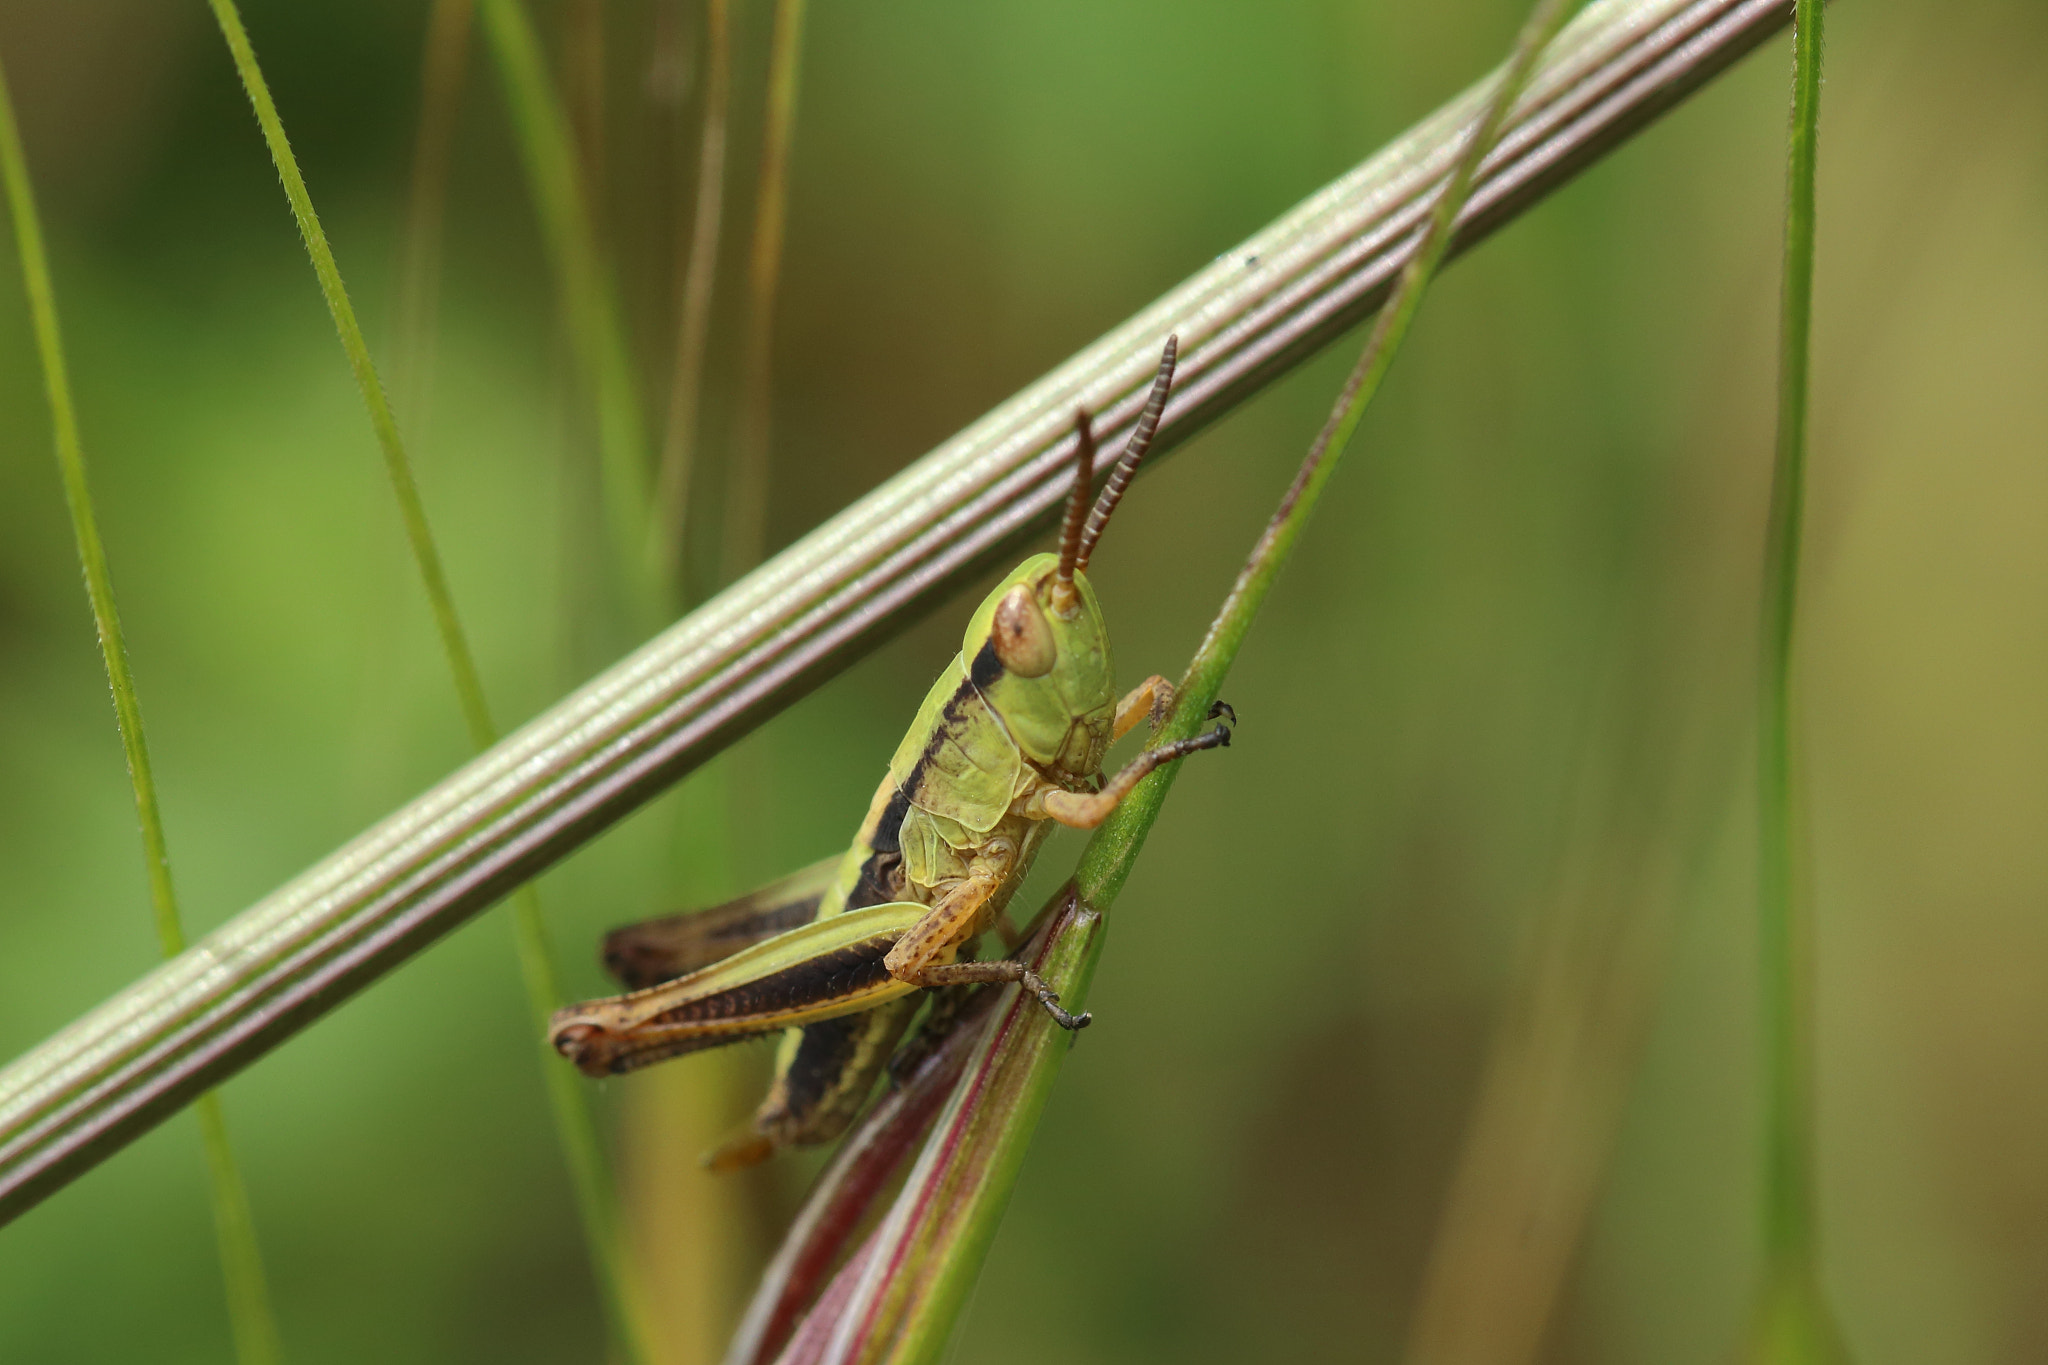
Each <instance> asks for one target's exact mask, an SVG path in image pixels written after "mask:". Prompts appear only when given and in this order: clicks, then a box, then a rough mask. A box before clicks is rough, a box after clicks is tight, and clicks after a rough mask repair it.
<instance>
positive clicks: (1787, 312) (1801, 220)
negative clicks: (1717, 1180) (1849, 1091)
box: [1757, 0, 1846, 1365]
mask: <svg viewBox="0 0 2048 1365" xmlns="http://www.w3.org/2000/svg"><path fill="white" fill-rule="evenodd" d="M1823 13H1824V6H1823V4H1822V0H1798V3H1797V6H1796V9H1795V12H1794V17H1793V23H1792V52H1793V75H1792V118H1791V133H1790V137H1789V139H1788V148H1787V156H1786V175H1785V266H1784V279H1783V284H1782V291H1783V292H1782V294H1781V297H1780V301H1779V302H1780V314H1779V334H1778V428H1777V441H1776V451H1775V458H1774V464H1773V469H1772V475H1771V508H1770V519H1769V522H1768V524H1767V527H1766V530H1765V539H1764V573H1763V604H1762V611H1761V613H1760V618H1759V625H1760V634H1761V638H1760V640H1759V648H1758V651H1757V653H1758V679H1757V682H1758V697H1757V706H1758V716H1757V932H1758V948H1759V962H1758V966H1759V987H1760V994H1761V999H1762V1006H1763V1019H1762V1036H1763V1045H1764V1056H1763V1090H1764V1145H1763V1166H1764V1171H1763V1251H1764V1267H1765V1270H1764V1274H1765V1284H1764V1289H1763V1302H1762V1305H1761V1308H1760V1311H1759V1314H1758V1358H1759V1359H1760V1360H1765V1361H1772V1362H1779V1361H1782V1362H1787V1363H1788V1365H1789V1363H1790V1362H1832V1361H1836V1360H1840V1359H1844V1358H1845V1356H1846V1353H1845V1351H1844V1349H1843V1346H1842V1341H1841V1336H1840V1333H1839V1331H1838V1329H1837V1328H1836V1326H1835V1323H1834V1319H1833V1315H1832V1313H1831V1312H1830V1310H1829V1308H1828V1306H1827V1303H1826V1300H1825V1297H1824V1296H1823V1295H1822V1293H1821V1289H1820V1279H1819V1260H1818V1238H1817V1236H1816V1221H1817V1218H1816V1197H1815V1192H1814V1168H1815V1159H1814V1130H1813V1110H1814V1019H1813V1012H1814V1004H1813V974H1814V964H1813V918H1812V907H1811V905H1810V904H1809V903H1808V900H1807V897H1806V896H1805V895H1804V894H1803V891H1802V888H1801V886H1800V879H1799V875H1798V865H1797V864H1798V857H1799V843H1800V824H1801V812H1800V810H1799V808H1798V803H1797V801H1796V799H1795V796H1794V774H1793V767H1794V755H1793V734H1792V681H1793V664H1794V656H1793V645H1794V626H1795V621H1796V616H1797V607H1798V598H1799V552H1800V530H1801V522H1802V520H1803V513H1804V509H1805V502H1806V426H1807V407H1808V402H1807V399H1808V377H1809V369H1810V355H1811V349H1812V329H1813V260H1814V221H1815V192H1814V181H1815V166H1816V162H1817V155H1818V140H1819V129H1820V87H1821V55H1822V42H1821V38H1822V27H1821V26H1822V15H1823Z"/></svg>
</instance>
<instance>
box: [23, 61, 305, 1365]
mask: <svg viewBox="0 0 2048 1365" xmlns="http://www.w3.org/2000/svg"><path fill="white" fill-rule="evenodd" d="M0 178H4V180H5V181H6V190H7V204H8V208H9V210H10V214H11V217H12V218H13V222H14V243H15V250H16V253H17V255H18V256H19V257H20V259H21V276H22V283H23V285H24V287H25V289H26V292H27V294H28V299H29V313H30V320H31V322H32V324H33V326H34V329H35V336H36V353H37V356H38V358H39V359H40V360H41V362H42V370H43V389H44V393H45V395H46V397H47V398H48V400H49V404H50V425H51V427H52V434H53V435H54V437H55V445H56V448H57V465H58V469H59V471H60V472H61V473H62V475H63V479H64V501H65V505H66V506H67V507H68V508H69V509H70V512H71V531H72V536H73V538H74V540H75V541H76V542H77V546H78V560H79V565H80V567H81V568H82V569H83V570H84V572H85V592H86V598H87V600H88V601H89V602H90V603H91V606H92V619H93V625H94V627H95V629H96V630H97V632H98V634H99V641H100V656H101V658H102V660H103V661H104V662H105V665H106V670H107V685H108V687H109V688H110V689H111V690H112V692H113V694H114V717H115V721H116V724H117V726H118V727H119V729H120V732H121V750H122V753H123V754H124V755H125V756H126V758H127V761H128V781H129V785H130V786H131V787H132V788H133V789H134V793H135V817H136V821H137V823H138V824H139V825H140V826H141V828H142V852H143V863H144V865H145V867H146V869H147V872H148V878H149V900H150V907H151V909H152V911H153V912H154V915H155V918H156V935H157V945H158V947H159V948H160V949H161V950H162V952H163V955H164V956H165V957H167V958H172V957H176V956H178V954H180V953H182V952H184V951H185V925H184V920H183V917H182V916H181V915H180V914H179V911H178V894H177V887H176V884H175V883H174V882H173V881H172V879H171V853H170V843H169V841H168V840H167V839H166V838H165V836H164V821H163V810H162V807H161V806H160V805H159V804H158V802H157V794H156V778H155V776H154V775H153V774H152V772H151V769H150V763H149V742H148V739H147V737H146V736H145V735H144V733H143V728H142V701H141V699H140V698H139V697H138V696H137V695H136V691H135V677H134V674H133V673H131V672H130V671H129V667H128V646H127V644H126V642H125V641H124V639H123V637H122V634H121V613H120V610H119V608H118V607H117V606H116V605H115V602H114V577H113V573H112V571H111V570H110V569H109V568H108V567H107V554H106V548H105V546H104V545H103V544H102V542H101V540H100V529H99V515H98V513H96V512H95V511H94V510H93V501H92V483H91V480H90V479H88V478H87V477H86V469H85V443H84V441H83V440H82V439H81V438H80V436H79V431H78V410H77V407H76V406H75V405H74V403H73V402H72V398H71V378H70V373H69V370H68V368H67V366H66V365H65V361H64V337H63V330H62V328H61V326H60V325H59V322H58V317H57V291H56V286H55V285H54V284H53V283H52V281H51V277H50V262H49V257H48V255H47V253H46V252H45V251H44V249H43V228H42V219H41V215H40V214H38V213H37V211H36V202H35V187H34V185H33V184H32V182H31V181H30V180H29V173H28V156H27V153H26V152H25V151H24V150H23V149H22V145H21V133H20V130H19V129H18V128H17V127H16V126H15V121H14V97H13V95H12V94H11V93H10V92H9V90H8V88H7V74H6V71H5V70H4V69H0ZM193 1109H194V1111H195V1114H196V1117H197V1118H198V1121H199V1140H200V1145H201V1146H202V1147H203V1148H204V1150H205V1152H206V1169H207V1176H208V1179H209V1184H210V1195H211V1199H212V1204H213V1226H214V1237H215V1240H216V1242H217V1244H218V1249H219V1254H220V1264H221V1276H222V1279H223V1280H224V1281H225V1285H226V1290H227V1301H228V1323H229V1326H230V1328H231V1330H232V1331H233V1333H234V1339H235V1358H236V1359H237V1360H239V1361H241V1362H242V1365H273V1363H274V1362H276V1361H279V1360H282V1359H283V1358H284V1345H283V1341H282V1339H281V1337H280V1336H279V1334H278V1330H277V1313H276V1310H275V1309H274V1308H272V1306H271V1302H270V1289H269V1284H268V1281H267V1279H266V1277H265V1275H264V1273H263V1252H262V1248H261V1247H260V1246H259V1245H258V1244H257V1241H256V1220H255V1217H254V1215H253V1214H251V1212H250V1210H249V1191H248V1187H247V1186H246V1185H245V1184H244V1183H243V1180H242V1172H241V1168H240V1167H239V1166H238V1165H237V1164H236V1162H235V1153H234V1148H233V1146H232V1144H230V1142H229V1141H228V1124H227V1117H226V1115H225V1114H224V1113H223V1112H222V1111H221V1103H220V1096H219V1094H218V1093H216V1092H214V1091H211V1090H209V1091H207V1092H206V1093H204V1094H202V1095H201V1096H199V1098H198V1099H197V1100H196V1101H195V1102H194V1104H193Z"/></svg>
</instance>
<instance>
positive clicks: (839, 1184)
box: [725, 990, 1001, 1365]
mask: <svg viewBox="0 0 2048 1365" xmlns="http://www.w3.org/2000/svg"><path fill="white" fill-rule="evenodd" d="M1000 999H1001V995H1000V993H999V992H997V991H992V990H982V991H977V992H976V993H975V995H974V996H973V998H972V999H970V1000H969V1002H968V1003H967V1004H966V1005H965V1006H964V1007H963V1008H962V1010H961V1012H960V1014H959V1016H958V1017H957V1018H956V1019H954V1020H953V1023H952V1026H951V1029H950V1031H949V1032H948V1033H947V1034H946V1036H945V1038H944V1039H943V1040H942V1041H941V1042H939V1043H938V1044H937V1045H936V1046H935V1047H933V1048H932V1049H931V1051H930V1052H928V1053H927V1054H926V1055H925V1056H924V1057H922V1058H921V1059H920V1060H919V1061H918V1062H917V1063H916V1064H915V1065H914V1066H913V1067H911V1069H910V1070H909V1072H908V1074H906V1075H904V1076H903V1077H902V1078H901V1079H899V1080H897V1081H896V1082H895V1083H894V1084H893V1085H892V1086H891V1087H890V1089H889V1091H888V1093H887V1094H885V1095H883V1096H882V1098H881V1099H880V1100H878V1101H876V1102H875V1104H874V1105H873V1107H871V1108H870V1109H869V1110H868V1111H867V1112H866V1113H865V1114H863V1115H861V1118H860V1121H859V1122H858V1123H857V1124H856V1125H855V1126H854V1128H853V1130H852V1131H851V1132H849V1133H847V1135H846V1137H845V1138H844V1139H843V1140H841V1142H840V1144H839V1146H838V1147H837V1149H835V1150H834V1151H833V1153H832V1159H831V1160H830V1161H829V1162H827V1163H826V1165H825V1169H824V1170H822V1171H820V1172H819V1173H818V1178H817V1180H816V1181H815V1182H814V1183H813V1184H812V1186H811V1191H810V1193H809V1194H808V1195H806V1196H805V1197H804V1206H803V1208H801V1209H799V1210H798V1211H797V1215H796V1217H795V1218H794V1219H793V1220H791V1222H790V1225H789V1230H788V1232H787V1233H785V1234H784V1236H783V1239H782V1246H781V1248H780V1249H779V1250H777V1251H776V1253H775V1258H774V1259H773V1260H772V1261H770V1262H769V1263H768V1268H767V1269H766V1271H764V1272H763V1274H762V1276H761V1283H760V1285H759V1287H758V1288H756V1289H755V1291H754V1297H753V1300H752V1302H751V1303H749V1304H748V1306H747V1311H746V1314H745V1316H744V1317H742V1318H741V1319H740V1325H739V1330H738V1331H736V1332H734V1333H733V1339H732V1345H731V1346H730V1347H729V1348H728V1349H727V1351H726V1353H725V1365H767V1362H769V1361H771V1360H774V1359H775V1358H776V1353H777V1352H779V1351H781V1350H783V1349H784V1348H785V1347H786V1346H788V1345H789V1344H790V1342H791V1340H792V1338H793V1336H794V1334H795V1332H796V1329H797V1327H798V1325H799V1324H800V1323H801V1322H802V1321H803V1320H804V1317H805V1313H806V1310H809V1309H810V1308H811V1306H812V1301H813V1300H814V1299H816V1298H817V1297H818V1289H819V1286H820V1285H822V1284H825V1283H826V1282H827V1281H826V1276H827V1275H828V1274H830V1273H831V1272H832V1270H833V1267H834V1265H835V1264H836V1263H837V1262H838V1260H839V1258H840V1256H841V1255H842V1254H843V1253H844V1252H845V1250H846V1245H847V1243H848V1242H849V1241H851V1240H852V1239H853V1236H854V1234H855V1232H856V1231H858V1230H859V1228H860V1225H861V1223H862V1221H863V1220H864V1219H865V1218H866V1216H867V1214H868V1211H869V1209H870V1208H871V1207H872V1206H873V1204H874V1201H875V1200H876V1198H878V1197H879V1196H880V1195H881V1193H882V1191H883V1190H884V1189H885V1188H887V1186H888V1184H889V1182H890V1181H891V1180H892V1179H894V1178H895V1176H896V1173H897V1172H898V1171H899V1170H900V1169H902V1166H903V1163H904V1162H905V1161H906V1160H908V1159H909V1157H910V1155H911V1152H912V1150H913V1149H914V1148H915V1147H916V1145H917V1142H918V1139H919V1138H922V1137H923V1136H924V1135H925V1132H926V1131H927V1130H928V1129H929V1128H930V1127H931V1125H932V1120H933V1119H935V1118H937V1117H938V1114H939V1109H940V1107H941V1106H942V1105H944V1104H945V1102H946V1097H947V1096H948V1095H949V1094H950V1093H951V1092H952V1089H953V1086H954V1083H955V1082H956V1081H958V1080H959V1079H960V1075H961V1073H962V1072H963V1071H964V1070H966V1067H967V1062H968V1058H969V1057H970V1056H971V1055H972V1054H973V1052H974V1051H975V1049H976V1048H977V1047H978V1046H979V1044H980V1041H981V1033H982V1028H983V1025H985V1024H986V1023H987V1021H988V1017H989V1015H990V1014H991V1013H992V1012H993V1010H994V1008H995V1006H996V1004H997V1003H998V1001H999V1000H1000ZM847 1288H848V1290H850V1289H851V1284H850V1283H849V1284H848V1286H847ZM819 1311H821V1312H822V1313H823V1314H824V1316H825V1318H826V1319H831V1318H832V1317H834V1316H835V1315H834V1314H833V1313H832V1312H831V1311H830V1310H829V1309H821V1310H819Z"/></svg>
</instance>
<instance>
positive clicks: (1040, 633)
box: [990, 583, 1060, 678]
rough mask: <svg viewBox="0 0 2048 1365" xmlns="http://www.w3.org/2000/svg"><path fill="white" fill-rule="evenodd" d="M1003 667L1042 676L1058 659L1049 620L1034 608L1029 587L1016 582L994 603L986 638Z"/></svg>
mask: <svg viewBox="0 0 2048 1365" xmlns="http://www.w3.org/2000/svg"><path fill="white" fill-rule="evenodd" d="M990 642H991V643H992V644H993V645H994V646H995V651H996V658H998V659H1000V660H1002V663H1003V667H1004V668H1005V669H1007V670H1009V671H1010V672H1011V673H1013V674H1015V675H1016V676H1017V677H1020V678H1042V677H1044V676H1045V675H1046V674H1048V673H1050V672H1052V666H1053V665H1054V664H1056V663H1058V662H1059V659H1060V647H1059V642H1058V641H1057V640H1055V639H1054V638H1053V633H1052V623H1051V622H1050V621H1048V620H1046V619H1045V613H1044V612H1042V611H1040V610H1039V609H1038V599H1037V597H1036V596H1035V595H1034V594H1033V593H1032V591H1031V589H1030V587H1029V586H1028V585H1026V584H1023V583H1019V584H1018V585H1017V586H1016V587H1014V588H1012V589H1010V590H1009V591H1008V592H1007V593H1004V594H1003V600H1002V601H1001V602H999V603H997V604H996V616H995V620H994V622H993V623H992V637H991V641H990Z"/></svg>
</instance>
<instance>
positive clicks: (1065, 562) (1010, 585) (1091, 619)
mask: <svg viewBox="0 0 2048 1365" xmlns="http://www.w3.org/2000/svg"><path fill="white" fill-rule="evenodd" d="M1178 353H1179V339H1178V338H1176V337H1168V338H1167V339H1166V351H1165V353H1164V354H1163V355H1162V356H1161V357H1160V359H1159V374H1158V377H1157V378H1156V379H1154V380H1153V383H1152V392H1151V395H1150V396H1149V397H1148V398H1147V399H1146V401H1145V407H1144V409H1143V410H1142V411H1141V412H1140V413H1139V414H1138V422H1137V426H1136V427H1135V428H1134V429H1133V430H1132V432H1131V439H1130V443H1129V444H1128V445H1126V446H1125V447H1124V450H1123V453H1122V454H1121V455H1120V456H1118V457H1117V462H1116V465H1115V467H1113V468H1112V469H1111V470H1110V471H1109V479H1108V481H1107V483H1105V485H1104V486H1103V489H1102V496H1101V497H1100V498H1098V499H1095V500H1094V505H1093V507H1091V506H1090V505H1089V503H1090V498H1091V497H1092V495H1093V493H1094V474H1095V432H1094V430H1093V428H1092V426H1091V425H1090V422H1089V419H1088V411H1087V409H1085V408H1083V409H1082V410H1081V411H1079V412H1077V413H1075V414H1074V487H1073V492H1072V494H1071V495H1070V496H1069V497H1068V499H1067V515H1066V523H1065V525H1064V527H1063V528H1062V530H1061V534H1060V552H1059V553H1058V554H1056V555H1052V554H1044V555H1033V556H1032V557H1031V558H1030V559H1027V560H1025V561H1024V562H1023V563H1022V564H1021V565H1019V566H1018V567H1017V569H1016V571H1015V572H1013V573H1012V574H1011V575H1010V576H1009V577H1008V578H1006V579H1004V580H1003V581H1002V582H1001V583H1000V584H998V585H997V587H996V590H995V591H994V592H992V593H990V594H989V595H988V598H987V600H986V601H984V602H983V603H982V604H981V608H980V610H978V611H976V612H975V613H974V619H973V620H971V621H969V622H968V623H967V638H966V640H965V641H963V642H962V644H961V657H962V658H964V659H966V660H967V661H968V667H967V672H968V677H969V678H971V679H972V680H973V682H974V686H975V688H976V689H977V690H978V691H980V693H981V694H982V696H984V697H985V698H987V699H988V702H989V705H990V706H991V707H993V708H994V709H995V711H996V713H997V714H998V715H1000V716H1001V717H1002V719H1003V723H1004V724H1005V725H1007V726H1008V727H1009V730H1010V735H1011V737H1012V738H1013V739H1015V740H1016V741H1017V745H1018V747H1019V748H1021V749H1022V750H1023V751H1024V753H1025V755H1026V756H1027V757H1029V758H1030V759H1031V760H1032V761H1034V762H1036V763H1038V764H1040V765H1041V766H1044V767H1049V768H1056V769H1058V770H1059V771H1060V772H1063V773H1065V774H1066V775H1068V776H1070V777H1075V778H1085V777H1089V776H1092V775H1093V774H1094V773H1095V771H1096V770H1097V769H1099V768H1100V767H1101V766H1102V756H1103V755H1104V754H1105V753H1107V752H1108V751H1109V740H1110V733H1111V731H1112V729H1113V728H1114V726H1115V723H1116V688H1115V680H1114V678H1115V675H1114V674H1113V673H1112V672H1111V670H1110V666H1109V632H1108V631H1107V630H1106V629H1105V628H1104V627H1103V624H1102V607H1101V605H1100V604H1099V603H1097V602H1096V600H1095V589H1094V588H1092V587H1090V586H1089V585H1088V575H1087V573H1086V570H1087V568H1088V557H1089V556H1090V555H1091V554H1093V553H1094V552H1095V543H1096V541H1097V540H1098V539H1100V538H1101V535H1102V528H1103V527H1104V526H1106V525H1108V523H1109V516H1110V513H1112V512H1114V511H1115V510H1116V505H1117V502H1118V500H1119V499H1121V498H1122V497H1123V495H1124V489H1125V488H1126V487H1128V486H1129V485H1130V482H1131V476H1132V475H1133V474H1135V473H1137V471H1138V462H1139V461H1140V460H1142V459H1144V458H1145V452H1146V450H1147V449H1149V448H1150V447H1151V444H1152V435H1153V433H1154V432H1155V431H1157V430H1158V429H1159V418H1160V414H1162V413H1163V412H1165V410H1166V396H1167V393H1168V392H1169V391H1170V390H1171V389H1172V387H1173V367H1174V360H1175V358H1176V356H1177V355H1178Z"/></svg>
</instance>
